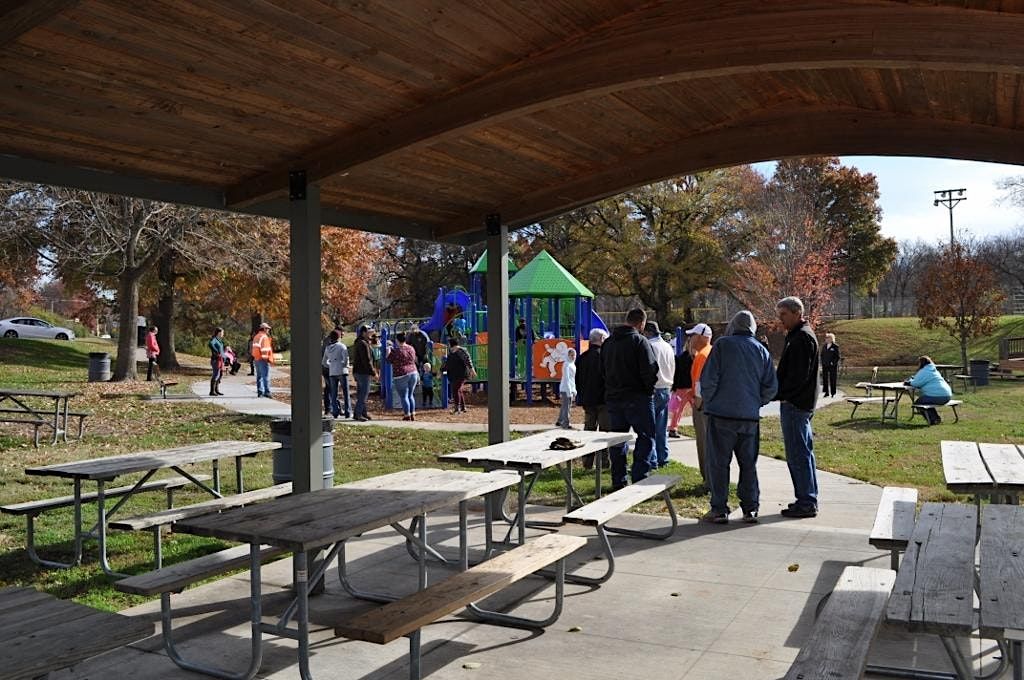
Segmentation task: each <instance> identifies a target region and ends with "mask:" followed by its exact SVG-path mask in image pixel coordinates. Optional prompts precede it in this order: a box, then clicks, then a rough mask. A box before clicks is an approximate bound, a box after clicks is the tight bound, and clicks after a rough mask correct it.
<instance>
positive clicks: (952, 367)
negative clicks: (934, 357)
mask: <svg viewBox="0 0 1024 680" xmlns="http://www.w3.org/2000/svg"><path fill="white" fill-rule="evenodd" d="M935 368H936V370H938V371H939V373H941V374H942V378H943V380H945V381H946V382H949V374H950V373H953V372H954V371H956V372H960V371H963V370H964V367H963V366H961V365H960V364H935Z"/></svg>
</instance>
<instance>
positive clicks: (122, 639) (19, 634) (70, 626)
mask: <svg viewBox="0 0 1024 680" xmlns="http://www.w3.org/2000/svg"><path fill="white" fill-rule="evenodd" d="M153 630H154V624H153V623H152V622H151V621H146V620H144V619H142V618H133V617H129V616H123V615H121V614H113V613H110V612H104V611H99V610H98V609H93V608H92V607H86V606H84V605H80V604H76V603H74V602H67V601H64V600H58V599H57V598H55V597H53V596H52V595H47V594H46V593H41V592H39V591H37V590H35V589H34V588H4V589H3V590H0V679H2V680H21V679H23V678H36V677H40V676H45V675H46V674H47V673H49V672H50V671H56V670H60V669H62V668H67V667H68V666H71V665H73V664H75V663H78V662H79V661H83V660H85V659H88V658H89V657H92V656H96V655H97V654H102V653H104V652H108V651H110V650H112V649H116V648H118V647H121V646H123V645H126V644H129V643H132V642H136V641H137V640H141V639H143V638H146V637H149V636H150V635H152V634H153Z"/></svg>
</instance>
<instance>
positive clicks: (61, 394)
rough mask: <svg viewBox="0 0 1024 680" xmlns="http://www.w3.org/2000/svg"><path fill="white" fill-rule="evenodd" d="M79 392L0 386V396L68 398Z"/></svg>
mask: <svg viewBox="0 0 1024 680" xmlns="http://www.w3.org/2000/svg"><path fill="white" fill-rule="evenodd" d="M81 394H82V393H81V392H74V391H71V390H23V389H20V388H14V387H0V397H45V398H48V399H70V398H71V397H77V396H80V395H81Z"/></svg>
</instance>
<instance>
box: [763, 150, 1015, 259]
mask: <svg viewBox="0 0 1024 680" xmlns="http://www.w3.org/2000/svg"><path fill="white" fill-rule="evenodd" d="M842 162H843V164H844V165H853V166H856V167H857V168H858V169H860V170H861V171H862V172H870V173H873V174H874V175H875V176H876V177H877V178H878V186H879V189H880V191H881V201H880V202H881V205H882V232H883V233H884V234H886V235H887V236H891V237H893V238H895V239H897V240H900V241H903V240H916V239H919V238H920V239H923V240H925V241H929V242H934V241H939V240H948V239H949V212H948V211H947V210H946V208H945V207H942V206H939V207H935V206H934V205H932V200H933V198H934V195H933V193H932V192H933V191H935V190H938V189H960V188H965V189H967V200H966V201H964V202H962V203H960V204H959V205H958V206H957V207H956V208H955V209H954V210H953V222H954V225H955V227H956V230H957V233H959V232H960V231H961V230H968V231H970V232H971V233H973V234H974V235H975V236H980V237H984V236H988V235H990V234H1000V233H1005V232H1007V231H1012V230H1013V229H1014V228H1015V227H1017V226H1018V225H1020V226H1024V210H1022V209H1020V208H1015V207H1013V206H1010V205H1000V204H999V203H998V199H999V196H1000V192H999V191H998V190H997V189H996V181H998V180H1000V179H1003V178H1004V177H1011V176H1019V175H1024V166H1019V165H1000V164H998V163H976V162H972V161H955V160H948V159H941V158H893V157H880V156H846V157H843V158H842ZM757 167H758V169H759V170H761V172H764V173H766V174H770V173H771V170H772V164H770V163H759V164H758V165H757Z"/></svg>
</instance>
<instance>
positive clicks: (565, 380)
mask: <svg viewBox="0 0 1024 680" xmlns="http://www.w3.org/2000/svg"><path fill="white" fill-rule="evenodd" d="M567 356H568V358H567V359H566V360H565V363H563V364H562V380H561V381H560V382H559V383H558V393H559V394H560V395H561V397H562V408H561V410H560V411H559V412H558V421H557V422H556V423H555V427H561V428H564V429H566V430H570V429H572V425H571V424H570V423H569V412H570V411H571V410H572V402H573V401H575V399H576V350H574V349H570V350H569V351H568V353H567Z"/></svg>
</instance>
